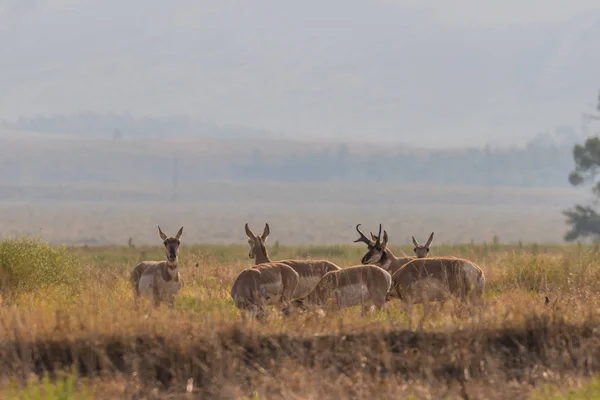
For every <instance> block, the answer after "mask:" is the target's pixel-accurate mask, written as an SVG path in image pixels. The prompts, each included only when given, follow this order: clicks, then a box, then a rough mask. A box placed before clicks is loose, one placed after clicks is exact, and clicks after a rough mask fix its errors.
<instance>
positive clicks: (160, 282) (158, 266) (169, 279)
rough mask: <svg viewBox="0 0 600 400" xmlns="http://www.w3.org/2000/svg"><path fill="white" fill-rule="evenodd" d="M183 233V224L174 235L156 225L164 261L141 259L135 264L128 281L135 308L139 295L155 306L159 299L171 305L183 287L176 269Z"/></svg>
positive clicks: (157, 304) (158, 303)
mask: <svg viewBox="0 0 600 400" xmlns="http://www.w3.org/2000/svg"><path fill="white" fill-rule="evenodd" d="M182 233H183V226H182V227H181V229H179V232H177V235H175V237H172V236H171V237H168V236H167V235H165V233H164V232H163V231H162V230H161V229H160V226H159V227H158V234H159V235H160V238H161V239H162V240H163V244H164V246H165V253H166V260H165V261H142V262H141V263H139V264H138V265H136V266H135V268H134V269H133V271H132V272H131V275H130V282H131V285H132V286H133V295H134V304H135V307H136V308H137V306H138V298H139V296H140V295H141V296H143V297H145V298H147V299H149V300H152V303H153V304H154V306H155V307H158V306H159V305H160V302H161V301H165V302H167V303H168V304H169V307H173V305H174V302H175V295H176V294H177V293H178V292H179V290H180V289H181V288H182V287H183V279H182V278H181V275H180V274H179V271H178V269H177V264H178V261H179V256H178V253H179V245H180V243H181V242H180V240H179V239H180V238H181V235H182Z"/></svg>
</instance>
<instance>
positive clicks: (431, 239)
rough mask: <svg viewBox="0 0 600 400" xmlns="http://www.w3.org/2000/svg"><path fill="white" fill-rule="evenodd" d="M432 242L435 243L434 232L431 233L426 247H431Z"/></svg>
mask: <svg viewBox="0 0 600 400" xmlns="http://www.w3.org/2000/svg"><path fill="white" fill-rule="evenodd" d="M432 241H433V232H431V235H429V239H427V243H425V247H429V245H430V244H431V242H432Z"/></svg>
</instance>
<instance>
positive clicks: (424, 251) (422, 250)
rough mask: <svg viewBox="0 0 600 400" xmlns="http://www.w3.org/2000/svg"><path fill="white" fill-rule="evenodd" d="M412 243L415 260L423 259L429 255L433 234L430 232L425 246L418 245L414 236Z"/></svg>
mask: <svg viewBox="0 0 600 400" xmlns="http://www.w3.org/2000/svg"><path fill="white" fill-rule="evenodd" d="M412 241H413V244H414V245H415V248H414V249H413V251H414V252H415V255H416V256H417V258H425V257H427V255H428V254H429V245H430V244H431V242H432V241H433V232H431V235H429V239H427V242H426V243H425V244H419V242H417V239H415V237H414V236H413V237H412Z"/></svg>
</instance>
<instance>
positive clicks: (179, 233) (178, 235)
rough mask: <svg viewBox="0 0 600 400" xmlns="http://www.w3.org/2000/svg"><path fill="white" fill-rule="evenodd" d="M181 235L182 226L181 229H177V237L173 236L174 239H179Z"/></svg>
mask: <svg viewBox="0 0 600 400" xmlns="http://www.w3.org/2000/svg"><path fill="white" fill-rule="evenodd" d="M182 234H183V226H182V227H181V228H179V231H177V235H175V239H179V238H180V237H181V235H182Z"/></svg>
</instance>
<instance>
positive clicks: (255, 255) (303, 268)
mask: <svg viewBox="0 0 600 400" xmlns="http://www.w3.org/2000/svg"><path fill="white" fill-rule="evenodd" d="M244 228H245V230H246V236H248V246H249V247H250V251H249V252H248V257H250V258H252V259H254V263H255V265H261V264H266V263H272V262H276V263H282V264H285V265H288V266H290V267H291V268H293V269H294V271H296V272H297V273H298V275H299V277H300V281H299V282H298V286H297V288H296V290H295V292H294V298H295V299H296V298H299V297H303V296H305V295H306V294H307V293H308V292H309V291H310V290H312V289H313V288H314V287H315V286H316V285H317V283H318V282H319V281H320V280H321V278H322V277H323V276H324V275H325V274H326V273H328V272H331V271H339V270H340V269H341V268H340V267H338V266H337V265H335V264H334V263H332V262H330V261H327V260H281V261H271V259H270V258H269V253H268V252H267V247H266V246H265V242H266V241H267V238H268V237H269V233H270V232H271V229H270V228H269V224H265V228H264V230H263V233H262V234H261V235H255V234H254V233H253V232H252V230H250V228H249V227H248V223H246V225H245V227H244Z"/></svg>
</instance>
